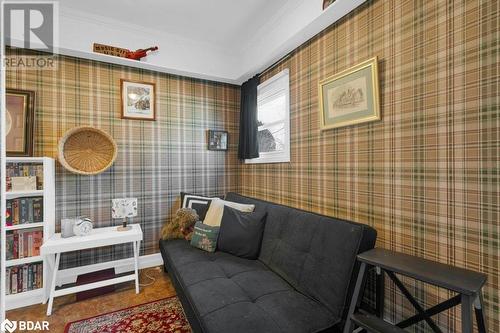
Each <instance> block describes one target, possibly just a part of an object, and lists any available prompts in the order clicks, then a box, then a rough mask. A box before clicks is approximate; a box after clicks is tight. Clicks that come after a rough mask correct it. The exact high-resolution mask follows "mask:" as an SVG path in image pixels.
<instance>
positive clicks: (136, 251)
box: [134, 242, 140, 294]
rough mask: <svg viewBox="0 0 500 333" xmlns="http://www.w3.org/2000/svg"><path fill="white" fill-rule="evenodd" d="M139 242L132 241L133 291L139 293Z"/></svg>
mask: <svg viewBox="0 0 500 333" xmlns="http://www.w3.org/2000/svg"><path fill="white" fill-rule="evenodd" d="M139 244H140V242H134V270H135V293H136V294H138V293H139Z"/></svg>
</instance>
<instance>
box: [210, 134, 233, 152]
mask: <svg viewBox="0 0 500 333" xmlns="http://www.w3.org/2000/svg"><path fill="white" fill-rule="evenodd" d="M227 145H228V132H227V131H215V130H209V131H208V150H227Z"/></svg>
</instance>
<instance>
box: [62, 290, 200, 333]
mask: <svg viewBox="0 0 500 333" xmlns="http://www.w3.org/2000/svg"><path fill="white" fill-rule="evenodd" d="M64 332H65V333H149V332H154V333H188V332H191V327H190V326H189V323H188V321H187V320H186V317H185V315H184V311H183V309H182V306H181V303H180V302H179V299H178V298H177V297H175V296H174V297H169V298H165V299H161V300H158V301H154V302H150V303H146V304H140V305H136V306H132V307H130V308H126V309H123V310H118V311H114V312H110V313H106V314H103V315H99V316H96V317H92V318H86V319H82V320H78V321H74V322H71V323H68V324H67V325H66V328H65V330H64Z"/></svg>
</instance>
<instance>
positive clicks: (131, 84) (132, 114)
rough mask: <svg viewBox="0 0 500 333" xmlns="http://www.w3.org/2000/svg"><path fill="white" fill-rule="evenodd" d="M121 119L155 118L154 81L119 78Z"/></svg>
mask: <svg viewBox="0 0 500 333" xmlns="http://www.w3.org/2000/svg"><path fill="white" fill-rule="evenodd" d="M120 83H121V103H122V119H135V120H156V108H155V106H156V103H155V99H156V88H155V84H154V83H148V82H141V81H130V80H124V79H121V80H120Z"/></svg>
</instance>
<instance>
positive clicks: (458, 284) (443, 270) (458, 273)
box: [344, 249, 487, 333]
mask: <svg viewBox="0 0 500 333" xmlns="http://www.w3.org/2000/svg"><path fill="white" fill-rule="evenodd" d="M358 260H359V261H360V262H361V266H360V268H359V274H358V279H357V281H356V286H355V288H354V293H353V298H352V300H351V305H350V307H349V312H348V316H347V320H346V324H345V326H344V333H351V332H352V330H353V326H354V325H353V324H356V325H358V326H359V327H362V328H364V329H366V330H368V331H369V332H380V333H382V332H395V333H399V332H405V331H404V330H403V329H404V328H405V327H409V326H411V325H413V324H415V323H418V322H420V321H422V320H425V321H426V322H427V324H428V325H429V326H430V327H431V329H432V330H433V331H434V332H441V329H440V328H439V327H438V326H437V325H436V324H435V323H434V321H433V320H432V319H431V316H434V315H436V314H438V313H440V312H442V311H445V310H447V309H449V308H452V307H454V306H456V305H458V304H462V333H472V327H473V324H472V321H473V319H472V311H471V310H472V306H473V305H474V308H475V312H476V321H477V327H478V329H479V332H481V333H485V332H487V328H486V327H487V325H486V318H485V316H484V311H483V297H482V292H481V288H482V287H483V285H484V283H485V282H486V275H485V274H483V273H478V272H474V271H470V270H467V269H463V268H458V267H454V266H450V265H445V264H441V263H437V262H434V261H431V260H427V259H423V258H419V257H414V256H410V255H407V254H403V253H398V252H393V251H389V250H385V249H373V250H370V251H366V252H364V253H361V254H359V255H358ZM367 265H369V266H374V267H375V268H376V270H377V273H380V274H382V275H383V274H384V272H385V273H386V274H387V275H388V276H389V278H391V280H392V281H393V282H394V283H395V284H396V286H397V287H398V288H399V289H400V290H401V292H402V293H403V295H404V296H405V297H406V298H407V299H408V301H410V303H411V304H412V305H413V307H414V308H415V310H417V312H418V313H417V314H416V315H414V316H412V317H410V318H408V319H405V320H403V321H401V322H399V323H397V324H396V325H392V324H390V323H388V322H386V321H384V320H383V319H382V318H383V313H384V312H383V301H381V300H377V304H379V306H380V305H381V306H382V308H381V309H379V312H380V313H379V316H380V317H381V318H378V317H376V316H374V315H370V314H364V313H360V312H356V310H357V308H358V307H359V304H360V303H361V299H362V298H363V297H362V294H363V293H362V288H363V286H364V280H365V278H366V274H365V273H366V270H367ZM395 273H398V274H401V275H404V276H408V277H411V278H414V279H416V280H420V281H423V282H426V283H430V284H433V285H436V286H438V287H442V288H446V289H448V290H452V291H454V292H456V293H457V295H455V296H454V297H452V298H450V299H449V300H446V301H444V302H442V303H439V304H437V305H435V306H433V307H431V308H429V309H427V310H425V309H424V308H422V306H421V305H420V304H418V302H417V301H416V300H415V298H414V297H413V296H412V295H411V293H410V292H409V291H408V289H406V287H405V286H404V285H403V283H402V282H401V281H400V280H399V279H398V277H397V276H396V275H395ZM379 280H383V276H382V279H379ZM379 288H383V286H380V285H378V286H377V289H379ZM377 295H382V297H383V292H382V293H381V292H377ZM377 297H378V296H377Z"/></svg>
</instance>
